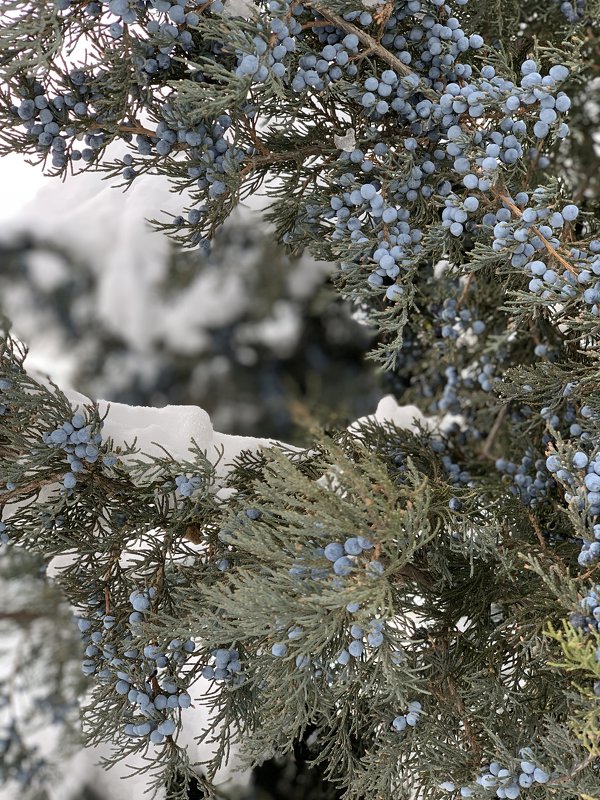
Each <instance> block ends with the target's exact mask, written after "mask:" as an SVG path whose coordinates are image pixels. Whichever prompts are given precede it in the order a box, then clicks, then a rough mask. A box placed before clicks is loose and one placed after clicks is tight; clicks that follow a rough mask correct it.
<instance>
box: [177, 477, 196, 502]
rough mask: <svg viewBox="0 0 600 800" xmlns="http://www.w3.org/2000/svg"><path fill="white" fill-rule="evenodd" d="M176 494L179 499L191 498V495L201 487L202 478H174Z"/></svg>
mask: <svg viewBox="0 0 600 800" xmlns="http://www.w3.org/2000/svg"><path fill="white" fill-rule="evenodd" d="M175 486H176V487H177V488H176V490H175V491H176V493H177V494H179V495H181V497H191V496H192V495H193V493H194V492H195V491H196V489H198V488H199V487H200V486H202V478H201V477H200V476H199V475H192V477H191V478H188V476H187V475H178V476H177V477H176V478H175Z"/></svg>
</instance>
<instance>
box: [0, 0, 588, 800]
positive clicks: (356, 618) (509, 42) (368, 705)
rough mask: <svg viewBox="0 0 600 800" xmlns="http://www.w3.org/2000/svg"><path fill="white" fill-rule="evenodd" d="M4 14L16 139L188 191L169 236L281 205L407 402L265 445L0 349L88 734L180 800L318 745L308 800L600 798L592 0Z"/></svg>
mask: <svg viewBox="0 0 600 800" xmlns="http://www.w3.org/2000/svg"><path fill="white" fill-rule="evenodd" d="M0 7H1V8H2V9H3V12H4V16H3V27H2V29H0V49H1V50H2V53H3V61H2V68H1V75H2V79H3V81H4V88H3V90H2V95H1V100H2V108H1V111H0V114H1V118H2V122H3V124H2V128H1V130H0V141H1V142H2V145H1V147H0V151H2V152H6V153H9V152H11V153H12V152H15V151H16V152H21V153H24V154H28V155H30V156H33V157H34V158H36V159H37V160H38V161H39V162H43V164H44V166H45V167H46V169H47V170H48V171H50V172H51V173H54V174H57V175H61V176H65V177H66V176H67V173H68V172H70V171H72V170H74V171H78V169H79V167H80V166H81V164H84V165H87V167H86V168H87V169H90V170H99V171H101V172H104V173H105V174H106V177H107V178H108V179H110V180H112V181H113V182H115V181H116V182H119V181H120V182H121V184H123V185H124V187H125V188H128V189H131V190H133V188H134V187H135V186H136V184H137V185H139V182H140V181H145V180H150V179H151V176H154V175H159V176H161V177H162V179H164V178H165V177H166V179H167V180H168V182H169V184H170V186H171V188H172V189H173V191H174V194H175V196H179V199H180V203H181V208H180V209H179V210H176V211H174V212H173V213H162V212H161V209H160V208H157V209H156V211H155V212H153V213H150V216H152V217H153V222H154V224H155V226H156V228H157V229H158V230H160V231H162V232H163V233H165V234H166V235H168V236H171V237H172V238H173V239H174V240H175V241H176V242H178V243H180V244H182V245H184V246H186V247H189V248H191V250H192V252H198V250H199V251H200V253H202V254H207V253H210V252H211V248H213V247H214V246H216V245H214V244H213V242H214V241H215V239H216V235H217V231H218V230H219V229H220V227H221V226H222V225H223V223H224V222H225V220H226V219H227V218H228V217H229V216H230V214H231V213H232V212H233V210H234V209H235V208H236V206H237V205H238V204H239V203H240V201H244V200H245V199H246V198H248V197H250V196H252V195H254V194H256V193H257V192H258V191H259V189H260V190H261V191H262V192H263V194H264V195H265V196H266V197H267V198H268V200H269V201H270V205H269V208H268V210H267V212H266V214H265V216H266V217H267V218H268V219H269V220H270V222H271V223H272V224H273V225H274V238H275V239H277V241H279V242H280V243H283V244H284V245H285V246H286V247H287V248H288V251H289V253H290V254H291V255H293V256H298V255H300V254H301V253H303V252H304V251H305V250H307V251H310V253H311V254H312V255H313V257H315V258H318V259H321V260H323V261H326V262H332V263H335V264H337V268H336V271H335V273H334V282H335V284H336V287H337V289H338V291H339V292H340V294H341V296H342V297H343V298H344V299H345V301H346V302H347V303H348V305H349V306H350V307H351V308H352V309H353V311H354V313H355V314H356V315H358V316H359V318H360V319H362V320H364V321H366V322H368V323H369V324H370V325H372V326H374V327H375V328H376V329H377V331H378V334H377V341H376V343H375V346H374V347H373V350H372V353H371V356H372V358H373V359H374V360H375V361H376V362H378V363H379V364H380V365H381V367H382V368H383V370H384V371H385V372H386V374H387V380H388V381H389V382H390V385H391V386H392V387H393V389H394V392H395V395H396V400H400V401H401V402H402V403H405V404H406V405H405V406H398V405H397V402H396V400H394V398H392V397H389V398H386V399H385V400H384V401H382V402H381V403H380V405H379V408H378V412H377V414H376V415H375V416H372V417H363V418H362V419H360V420H359V421H358V422H357V423H356V424H354V425H351V426H350V427H349V428H345V427H343V426H340V427H339V429H337V430H328V431H327V433H324V432H320V431H319V430H316V429H315V430H312V439H311V441H310V445H309V447H307V448H306V449H302V448H299V447H291V446H290V445H289V444H283V443H281V442H275V441H272V440H269V439H252V440H250V439H244V438H242V437H239V436H234V435H225V434H221V433H218V432H216V431H215V430H214V427H213V425H212V423H211V421H210V418H209V416H208V415H207V414H206V413H205V412H204V411H203V410H202V409H200V408H196V407H192V406H167V407H165V408H162V409H157V408H142V407H135V406H127V405H121V404H111V405H109V404H107V403H106V402H103V401H100V402H92V401H91V400H90V399H88V398H87V397H85V396H83V395H79V394H76V393H73V392H69V393H66V392H64V391H62V390H61V388H60V387H59V386H57V385H55V384H53V383H51V382H48V381H47V380H45V379H43V378H40V377H39V376H37V375H36V374H34V373H33V372H31V371H29V370H28V369H27V362H26V352H25V347H24V346H23V345H22V344H21V343H20V342H19V341H18V340H17V339H16V338H14V337H12V336H11V335H10V333H9V331H7V332H6V336H5V338H4V340H3V344H2V375H1V376H0V390H1V392H2V394H1V397H0V403H1V405H0V423H1V427H0V437H1V438H0V458H1V461H0V463H1V465H2V477H3V479H4V478H5V479H6V486H5V489H4V491H3V493H2V494H1V495H0V506H1V507H2V523H1V524H2V532H1V535H2V540H3V542H4V552H3V558H4V559H5V561H4V563H5V564H7V565H8V567H7V569H8V573H9V574H11V573H12V571H14V570H17V569H18V568H19V564H25V563H26V564H28V565H30V566H29V567H28V569H29V570H30V572H31V574H32V575H33V574H34V573H35V574H36V575H39V574H40V570H41V571H42V573H43V572H44V567H47V568H48V570H49V571H50V574H51V579H48V578H45V579H43V580H44V585H45V582H46V581H49V582H48V591H49V592H54V593H55V596H56V605H55V606H54V607H55V608H57V609H58V608H60V609H61V613H65V614H66V613H67V611H66V610H63V609H66V608H67V604H69V605H70V606H71V607H72V608H73V609H74V610H75V614H76V617H77V625H78V628H79V632H80V634H81V636H82V638H83V647H84V654H83V662H82V664H83V673H84V675H85V676H87V677H88V678H89V679H90V690H89V693H88V694H87V695H86V700H85V702H84V707H83V708H82V717H83V729H84V734H85V737H86V740H87V742H88V743H90V744H93V745H97V746H106V745H110V746H111V748H112V751H111V754H110V755H109V756H108V757H107V759H106V761H107V763H108V764H110V763H120V762H122V761H123V760H125V761H129V760H134V759H137V761H135V764H134V771H136V772H138V773H141V774H144V775H145V777H146V780H147V782H148V785H149V786H150V787H151V788H153V789H155V790H156V791H158V792H162V793H163V796H166V797H168V798H173V799H174V800H175V799H176V798H185V797H187V796H188V795H189V792H190V787H191V786H192V785H194V786H195V787H196V790H199V791H204V792H205V794H206V795H207V796H214V797H216V796H218V792H219V790H218V788H216V784H217V783H218V781H219V776H220V775H221V776H222V773H220V772H219V771H220V770H222V769H223V768H224V767H226V766H227V765H228V764H229V765H230V764H231V763H232V762H234V761H235V763H237V764H239V765H241V766H242V767H243V766H246V767H250V766H253V765H257V764H261V763H264V762H265V761H266V760H267V759H270V758H272V757H273V756H277V755H280V754H287V753H292V752H294V751H295V750H296V751H298V748H299V747H300V748H302V752H301V756H302V758H304V759H307V760H309V761H311V762H313V763H314V764H315V765H316V767H317V769H318V770H320V772H321V775H322V776H323V777H324V778H325V782H324V783H322V784H320V786H319V788H315V793H316V794H315V795H314V796H319V794H318V793H319V792H324V793H329V795H330V796H335V795H337V796H340V797H342V796H343V797H344V798H347V800H351V799H352V798H355V799H356V800H358V798H365V800H376V799H377V800H379V799H380V798H381V799H382V800H388V798H390V800H391V798H396V797H405V798H409V797H410V798H413V797H419V798H432V799H433V798H435V800H439V798H441V797H446V796H448V797H449V798H452V799H453V798H458V797H481V798H485V797H498V798H509V800H510V799H512V798H517V797H519V796H521V795H523V796H524V797H528V798H531V799H532V800H535V799H536V798H542V797H549V796H552V797H556V798H557V800H572V799H573V798H582V800H589V799H590V798H594V797H597V796H598V792H599V780H598V763H599V762H598V759H599V756H600V749H599V737H600V719H599V717H600V634H599V620H600V581H599V579H598V565H599V564H600V521H599V520H598V517H599V516H600V443H599V438H600V437H599V434H600V424H599V420H600V401H599V400H598V392H597V388H598V383H599V377H598V369H597V352H598V346H597V341H598V339H597V336H598V325H599V323H598V317H599V315H600V311H599V309H600V280H599V278H598V276H599V275H600V221H599V219H598V213H597V212H598V185H597V170H596V169H595V166H596V162H597V159H598V155H597V154H596V151H595V141H594V132H595V129H596V127H597V119H596V117H597V115H598V108H597V104H596V102H595V92H596V90H597V85H598V80H599V76H598V71H599V64H600V61H599V57H598V53H599V52H600V50H599V46H600V4H599V2H598V0H587V1H586V2H585V3H576V4H572V3H568V2H565V3H559V2H556V3H555V2H548V3H544V4H540V3H538V2H533V0H524V1H523V2H517V0H506V1H505V2H503V3H497V2H487V1H486V2H474V0H471V2H468V1H467V0H454V2H447V3H446V2H444V0H389V1H388V2H385V0H383V1H382V2H380V1H379V0H368V2H366V1H365V2H363V3H360V2H358V0H355V1H354V2H342V1H341V0H331V2H323V1H322V0H318V1H317V0H314V1H313V0H304V1H303V2H296V0H290V1H289V2H288V0H269V1H268V2H262V0H256V2H247V3H244V4H232V5H228V3H227V2H225V3H223V2H221V0H212V1H211V0H209V2H206V3H202V4H198V5H197V4H195V3H189V2H187V0H181V2H176V3H172V2H171V1H170V0H110V2H108V3H105V2H99V1H98V2H96V0H93V2H89V3H86V2H80V0H56V2H35V1H34V0H31V2H26V0H15V1H14V2H12V1H11V2H9V1H8V0H7V1H6V2H4V3H2V4H1V6H0ZM116 140H120V141H121V143H125V145H127V151H126V152H124V154H123V155H121V156H118V157H115V156H113V155H112V152H111V150H110V149H109V148H110V146H111V145H112V143H113V142H115V141H116ZM78 179H79V176H74V177H69V180H73V181H76V180H78ZM135 291H136V286H135V285H134V286H130V287H128V289H127V291H122V292H121V294H120V295H119V297H118V307H119V308H120V309H124V308H125V309H126V306H127V302H128V298H133V297H134V295H135ZM224 292H225V290H224ZM115 302H116V303H117V300H115ZM131 302H135V301H134V300H132V301H131ZM163 322H164V321H163V320H161V321H160V325H162V324H163ZM157 324H159V323H157ZM340 388H341V387H340ZM361 391H363V387H362V385H361V383H360V382H357V384H356V386H355V387H354V392H355V393H356V394H359V393H360V392H361ZM314 427H315V428H316V426H314ZM11 565H14V566H11ZM40 580H42V578H40ZM31 613H33V614H34V617H35V619H37V616H35V615H36V612H35V611H33V612H29V611H28V610H26V609H23V608H21V607H15V609H14V610H11V607H9V608H8V611H7V612H6V614H7V618H8V620H9V621H11V622H19V621H20V622H23V621H24V620H25V617H27V615H28V614H31ZM24 615H25V616H24ZM45 616H47V614H46V615H45ZM54 617H55V618H56V620H55V621H58V613H57V614H56V615H54ZM58 624H59V625H60V623H58ZM65 627H66V626H64V624H63V625H62V629H63V630H64V629H65ZM31 630H32V632H33V628H32V629H31ZM42 638H43V640H44V641H46V642H47V639H48V636H47V635H46V636H43V637H42ZM30 639H32V640H33V636H32V637H30ZM34 655H35V656H36V657H35V658H34V657H33V656H32V657H31V659H30V660H31V661H32V662H35V663H41V662H38V661H37V660H36V659H37V652H36V651H34ZM49 655H50V647H49V646H47V647H46V648H45V649H44V648H43V647H42V646H41V644H40V647H39V658H40V659H42V658H48V657H49ZM70 674H71V673H70V672H68V671H67V670H66V669H65V670H64V671H62V670H58V671H57V681H56V682H53V681H54V679H53V678H52V679H51V680H49V681H48V685H46V684H45V683H44V681H42V685H43V687H44V689H46V690H49V691H46V692H45V693H44V698H45V699H44V698H41V699H39V700H38V703H37V705H38V706H40V708H41V709H44V708H48V709H54V708H55V707H56V708H63V707H64V702H63V696H67V695H68V690H69V689H70V688H72V687H71V684H70V682H69V680H68V676H69V675H70ZM10 678H11V676H10V675H9V680H8V683H6V684H5V686H6V688H5V689H4V692H5V695H6V697H7V698H9V699H8V705H7V715H6V716H7V719H8V723H7V725H8V727H7V734H6V736H5V738H4V740H3V744H2V748H3V753H4V761H3V763H2V766H3V768H4V775H5V777H6V779H7V780H9V781H13V782H14V781H15V780H16V781H17V782H18V783H19V784H20V786H21V788H20V789H19V791H21V792H22V793H23V792H25V791H26V790H31V792H36V791H40V789H39V787H40V786H43V785H44V783H45V776H44V764H43V762H42V761H40V759H39V758H37V757H36V755H35V753H33V754H32V753H31V752H28V751H27V748H26V747H25V746H24V745H23V742H24V736H23V735H22V734H21V732H20V729H18V727H17V725H16V723H14V724H13V722H12V721H11V719H12V718H11V710H12V707H11V705H10V702H11V701H10V697H11V696H14V691H15V690H14V689H13V688H12V687H11V686H10ZM16 691H18V689H17V690H16ZM11 692H12V693H13V694H12V695H11ZM32 696H33V695H32ZM55 701H57V702H55ZM33 705H34V707H36V708H37V706H36V705H35V703H34V704H33ZM192 706H194V709H192ZM200 708H203V709H204V711H205V713H204V716H203V723H202V725H201V726H200V728H198V726H197V724H196V725H195V724H194V719H196V721H197V717H196V718H195V717H194V714H195V712H196V711H197V710H198V709H200ZM64 713H65V715H66V713H67V712H66V711H65V712H64ZM14 716H18V715H15V714H13V717H14ZM190 735H191V736H192V737H193V736H196V737H197V739H198V742H199V743H200V745H202V746H203V747H205V748H210V749H211V750H212V755H211V757H207V752H206V749H204V750H203V756H200V759H202V758H203V757H206V760H205V761H204V763H197V759H198V756H197V751H196V750H195V749H194V748H193V747H190V744H189V738H188V737H189V736H190Z"/></svg>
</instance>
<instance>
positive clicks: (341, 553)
mask: <svg viewBox="0 0 600 800" xmlns="http://www.w3.org/2000/svg"><path fill="white" fill-rule="evenodd" d="M374 546H375V545H374V544H373V542H372V541H371V540H370V539H369V538H367V537H366V536H351V537H349V538H348V539H346V541H345V542H344V543H343V544H342V543H341V542H330V543H329V544H327V545H326V546H325V547H324V549H323V555H324V556H325V558H326V559H327V561H329V562H331V564H332V567H331V569H332V570H333V572H334V574H335V575H337V576H340V577H345V576H346V575H350V573H351V572H352V571H353V570H354V569H356V567H357V566H358V564H359V557H360V556H362V555H363V554H364V553H368V552H369V551H371V550H372V549H373V548H374ZM374 565H375V566H374ZM366 569H367V572H372V573H376V574H380V572H381V571H383V565H382V564H381V562H380V561H377V560H369V561H368V563H367V564H366Z"/></svg>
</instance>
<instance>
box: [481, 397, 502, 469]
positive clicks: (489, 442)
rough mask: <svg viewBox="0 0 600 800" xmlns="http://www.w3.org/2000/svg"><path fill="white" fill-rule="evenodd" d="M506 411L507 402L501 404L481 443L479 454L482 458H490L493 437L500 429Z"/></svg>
mask: <svg viewBox="0 0 600 800" xmlns="http://www.w3.org/2000/svg"><path fill="white" fill-rule="evenodd" d="M507 413H508V403H506V405H504V406H502V408H501V409H500V411H499V412H498V415H497V417H496V419H495V420H494V424H493V425H492V427H491V428H490V432H489V433H488V435H487V438H486V440H485V442H484V443H483V448H482V450H481V455H482V456H483V457H484V458H492V454H491V453H490V450H491V448H492V445H493V444H494V439H495V438H496V436H497V435H498V431H499V430H500V427H501V425H502V423H503V422H504V418H505V417H506V415H507Z"/></svg>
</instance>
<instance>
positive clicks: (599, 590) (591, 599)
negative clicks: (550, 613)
mask: <svg viewBox="0 0 600 800" xmlns="http://www.w3.org/2000/svg"><path fill="white" fill-rule="evenodd" d="M598 528H599V529H600V525H599V526H598ZM599 532H600V531H599ZM579 607H580V610H579V611H576V612H575V613H573V614H572V615H571V617H570V622H571V625H573V627H574V628H579V629H580V630H582V631H585V632H586V633H589V632H590V631H598V632H600V585H596V586H594V587H593V588H592V589H590V590H589V591H588V593H587V594H586V595H585V597H582V598H581V600H580V601H579ZM598 660H600V658H599V659H598Z"/></svg>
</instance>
